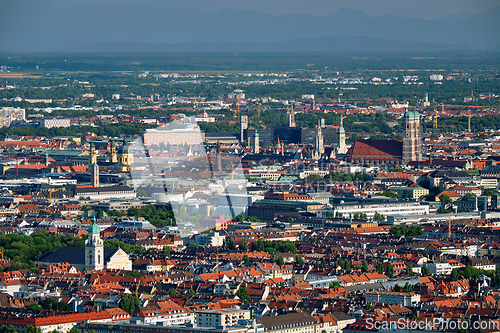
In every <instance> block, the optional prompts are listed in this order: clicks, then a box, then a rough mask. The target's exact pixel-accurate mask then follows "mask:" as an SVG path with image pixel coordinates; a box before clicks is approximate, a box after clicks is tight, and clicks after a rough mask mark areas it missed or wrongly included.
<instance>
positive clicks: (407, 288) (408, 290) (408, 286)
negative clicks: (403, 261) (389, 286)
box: [403, 282, 413, 293]
mask: <svg viewBox="0 0 500 333" xmlns="http://www.w3.org/2000/svg"><path fill="white" fill-rule="evenodd" d="M403 291H404V292H405V293H412V292H413V286H412V285H411V284H410V283H409V282H406V284H405V286H404V288H403Z"/></svg>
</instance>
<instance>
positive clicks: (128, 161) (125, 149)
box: [118, 139, 134, 172]
mask: <svg viewBox="0 0 500 333" xmlns="http://www.w3.org/2000/svg"><path fill="white" fill-rule="evenodd" d="M118 162H119V163H120V165H121V168H122V170H121V171H126V172H128V171H130V166H131V165H132V163H133V162H134V155H133V154H132V151H131V149H130V146H129V145H128V143H127V140H126V139H123V145H122V147H121V149H120V153H119V154H118Z"/></svg>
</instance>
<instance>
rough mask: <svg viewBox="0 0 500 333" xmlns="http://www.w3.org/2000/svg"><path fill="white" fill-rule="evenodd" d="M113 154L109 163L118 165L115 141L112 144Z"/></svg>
mask: <svg viewBox="0 0 500 333" xmlns="http://www.w3.org/2000/svg"><path fill="white" fill-rule="evenodd" d="M110 150H111V153H110V155H109V159H108V161H109V162H111V163H118V154H117V153H116V144H115V142H114V141H112V142H111V149H110Z"/></svg>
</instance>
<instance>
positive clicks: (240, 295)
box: [236, 287, 252, 304]
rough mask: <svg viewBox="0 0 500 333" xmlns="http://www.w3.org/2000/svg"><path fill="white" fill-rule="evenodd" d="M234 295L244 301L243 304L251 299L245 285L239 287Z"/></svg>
mask: <svg viewBox="0 0 500 333" xmlns="http://www.w3.org/2000/svg"><path fill="white" fill-rule="evenodd" d="M236 296H238V298H239V299H240V300H241V301H242V302H243V303H244V304H248V303H250V301H251V300H252V298H251V297H250V295H249V294H248V290H247V289H246V288H245V287H241V288H239V289H238V291H237V292H236Z"/></svg>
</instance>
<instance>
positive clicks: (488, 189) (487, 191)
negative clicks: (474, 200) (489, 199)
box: [482, 188, 498, 196]
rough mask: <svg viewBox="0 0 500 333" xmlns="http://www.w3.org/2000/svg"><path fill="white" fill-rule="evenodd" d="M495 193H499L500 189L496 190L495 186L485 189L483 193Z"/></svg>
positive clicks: (487, 194)
mask: <svg viewBox="0 0 500 333" xmlns="http://www.w3.org/2000/svg"><path fill="white" fill-rule="evenodd" d="M495 194H498V191H497V190H495V189H494V188H487V189H484V190H483V193H482V195H484V196H492V195H495Z"/></svg>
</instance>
